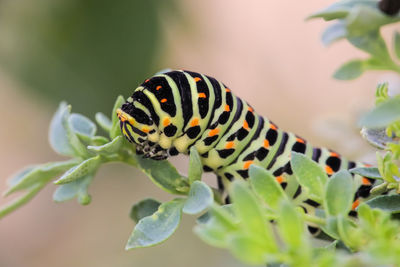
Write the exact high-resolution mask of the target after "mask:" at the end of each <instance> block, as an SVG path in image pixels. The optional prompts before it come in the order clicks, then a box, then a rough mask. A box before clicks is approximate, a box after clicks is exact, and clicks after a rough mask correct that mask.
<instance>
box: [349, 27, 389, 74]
mask: <svg viewBox="0 0 400 267" xmlns="http://www.w3.org/2000/svg"><path fill="white" fill-rule="evenodd" d="M356 29H357V28H356ZM348 30H350V29H349V28H348ZM347 40H348V41H349V42H350V43H351V44H352V45H354V46H355V47H357V48H359V49H361V50H363V51H365V52H367V53H369V54H371V56H372V57H374V58H376V59H379V61H383V62H386V63H387V65H388V66H390V64H392V63H391V59H390V55H389V52H388V49H387V46H386V43H385V40H384V39H383V38H382V36H381V34H380V31H379V29H378V28H377V29H375V30H371V31H366V32H363V33H359V34H357V35H349V36H348V37H347ZM385 65H386V64H385Z"/></svg>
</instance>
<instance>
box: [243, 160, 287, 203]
mask: <svg viewBox="0 0 400 267" xmlns="http://www.w3.org/2000/svg"><path fill="white" fill-rule="evenodd" d="M249 174H250V182H251V185H252V187H253V190H254V192H256V194H257V195H258V196H259V197H260V198H261V199H263V200H264V201H265V203H267V204H268V205H269V206H270V207H271V208H273V209H277V208H278V207H279V204H280V202H281V201H282V200H283V199H287V197H286V194H285V192H284V191H283V189H282V186H281V185H280V184H279V183H278V182H277V181H276V179H275V177H274V176H273V175H272V174H271V173H269V172H268V171H266V170H265V169H264V168H261V167H259V166H255V165H251V166H250V172H249Z"/></svg>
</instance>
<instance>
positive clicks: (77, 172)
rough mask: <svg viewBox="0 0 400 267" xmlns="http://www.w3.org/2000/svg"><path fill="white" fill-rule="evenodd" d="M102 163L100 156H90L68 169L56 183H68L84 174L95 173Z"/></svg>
mask: <svg viewBox="0 0 400 267" xmlns="http://www.w3.org/2000/svg"><path fill="white" fill-rule="evenodd" d="M100 164H101V158H100V156H96V157H93V158H89V159H87V160H85V161H83V162H81V163H80V164H79V165H77V166H74V167H72V168H71V169H69V170H68V171H66V172H65V173H64V174H63V175H62V176H61V177H60V178H59V179H58V180H57V181H55V182H54V183H55V184H66V183H70V182H72V181H75V180H78V179H82V178H83V177H84V176H87V175H90V174H94V172H95V171H96V170H97V168H98V167H99V166H100Z"/></svg>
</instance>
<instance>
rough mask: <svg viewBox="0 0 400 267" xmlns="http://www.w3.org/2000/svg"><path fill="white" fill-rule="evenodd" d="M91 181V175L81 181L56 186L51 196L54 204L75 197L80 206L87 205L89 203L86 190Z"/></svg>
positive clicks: (89, 199)
mask: <svg viewBox="0 0 400 267" xmlns="http://www.w3.org/2000/svg"><path fill="white" fill-rule="evenodd" d="M92 179H93V176H92V175H87V176H86V177H83V178H82V179H78V180H75V181H72V182H70V183H68V184H62V185H60V186H58V187H57V189H56V191H55V192H54V194H53V200H54V201H55V202H64V201H67V200H70V199H73V198H75V197H77V198H78V202H79V203H80V204H82V205H88V204H89V203H90V201H91V197H90V195H89V193H88V188H89V185H90V183H91V182H92Z"/></svg>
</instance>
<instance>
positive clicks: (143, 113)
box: [117, 70, 374, 211]
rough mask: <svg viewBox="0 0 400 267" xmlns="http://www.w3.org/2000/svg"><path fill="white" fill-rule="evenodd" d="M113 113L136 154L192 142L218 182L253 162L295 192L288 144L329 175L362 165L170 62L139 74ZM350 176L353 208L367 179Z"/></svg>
mask: <svg viewBox="0 0 400 267" xmlns="http://www.w3.org/2000/svg"><path fill="white" fill-rule="evenodd" d="M117 115H118V118H119V120H120V126H121V131H122V133H123V135H124V136H125V137H126V138H127V139H128V140H129V141H130V142H132V143H135V144H136V150H137V153H138V154H142V155H143V156H144V157H147V158H151V159H154V160H163V159H166V158H167V157H168V156H175V155H177V154H179V153H184V154H188V152H189V149H190V147H191V146H195V148H196V149H197V151H198V152H199V154H200V157H201V161H202V164H203V168H204V170H205V171H211V172H214V173H215V174H216V175H217V179H218V187H219V189H221V190H223V189H224V185H225V184H226V183H229V181H232V180H233V179H235V178H244V179H246V178H248V176H249V167H250V165H252V164H255V165H258V166H261V167H263V168H265V169H267V170H268V171H270V172H271V173H272V174H273V175H274V176H275V177H276V180H277V181H278V182H279V183H280V184H281V186H282V187H283V188H284V190H285V191H286V193H287V194H288V195H289V196H291V197H292V198H301V195H302V194H301V187H300V185H299V184H298V183H297V181H296V180H295V179H294V178H293V171H292V169H291V166H290V155H291V152H292V151H295V152H298V153H302V154H304V155H306V156H307V157H309V158H311V159H312V160H314V161H315V162H317V163H318V164H320V165H321V166H322V167H323V168H324V170H325V171H326V173H327V174H328V175H329V176H331V175H332V174H334V173H335V172H337V171H339V170H341V169H351V168H354V167H360V166H362V164H361V163H356V162H353V161H349V160H347V159H345V158H343V157H341V156H340V155H339V154H338V153H336V152H334V151H332V150H330V149H327V148H318V147H313V146H312V145H310V144H309V143H308V142H307V141H306V140H305V139H303V138H301V137H300V136H298V135H295V134H293V133H290V132H285V131H283V130H281V129H280V128H278V127H277V125H276V124H274V123H273V122H272V121H270V120H269V119H267V118H266V117H262V116H260V115H258V114H257V113H256V112H255V111H254V109H253V107H251V105H250V104H248V103H247V102H246V101H244V100H242V99H240V98H239V97H237V96H235V95H234V94H233V93H232V91H231V90H230V89H229V88H228V87H227V86H226V85H225V84H223V83H222V82H220V81H218V80H216V79H214V78H212V77H209V76H207V75H204V74H200V73H196V72H191V71H182V70H179V71H177V70H175V71H169V72H165V73H161V74H157V75H155V76H153V77H151V78H150V79H147V80H145V81H144V82H143V83H142V84H141V85H140V86H139V87H137V88H136V89H135V91H134V92H133V94H132V96H131V97H129V98H128V99H127V102H126V103H125V104H123V105H122V107H121V108H120V109H118V110H117ZM354 178H355V180H356V181H357V183H358V190H357V192H356V195H355V199H354V204H353V209H355V208H356V207H357V205H358V204H359V202H360V199H361V198H367V197H368V196H369V194H370V190H371V188H372V185H373V182H374V180H372V179H368V178H365V177H361V176H358V175H355V176H354ZM318 206H319V204H318V203H316V202H314V201H312V200H310V199H305V201H304V209H305V210H306V211H307V210H309V209H312V208H313V207H314V208H315V207H318Z"/></svg>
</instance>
